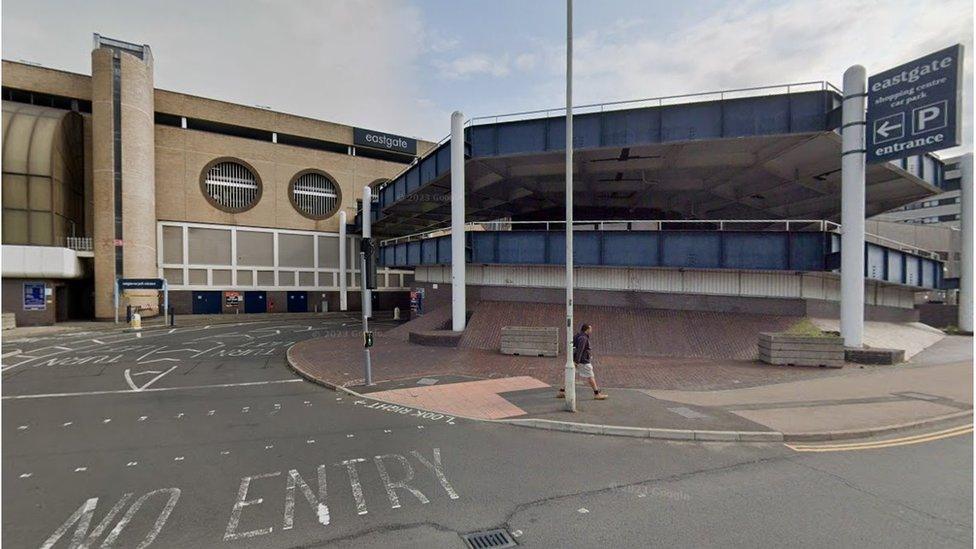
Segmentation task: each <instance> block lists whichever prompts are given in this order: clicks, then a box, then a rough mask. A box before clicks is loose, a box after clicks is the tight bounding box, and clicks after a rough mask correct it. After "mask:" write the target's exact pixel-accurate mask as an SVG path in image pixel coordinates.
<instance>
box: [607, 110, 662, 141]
mask: <svg viewBox="0 0 976 549" xmlns="http://www.w3.org/2000/svg"><path fill="white" fill-rule="evenodd" d="M660 132H661V110H660V109H642V110H626V111H612V112H606V113H603V146H605V147H610V146H614V145H619V146H622V147H623V146H632V145H643V144H646V143H657V142H658V140H659V139H660V137H661V133H660Z"/></svg>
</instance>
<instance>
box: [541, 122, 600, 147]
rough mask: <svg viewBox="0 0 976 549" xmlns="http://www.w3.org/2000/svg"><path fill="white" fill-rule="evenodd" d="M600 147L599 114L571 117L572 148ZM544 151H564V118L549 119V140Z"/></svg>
mask: <svg viewBox="0 0 976 549" xmlns="http://www.w3.org/2000/svg"><path fill="white" fill-rule="evenodd" d="M599 146H600V114H599V113H593V114H581V115H579V116H574V117H573V148H576V149H588V148H593V147H599ZM546 150H549V151H564V150H566V118H564V117H560V118H550V119H549V140H548V142H547V143H546Z"/></svg>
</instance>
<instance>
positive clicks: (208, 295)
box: [193, 292, 220, 315]
mask: <svg viewBox="0 0 976 549" xmlns="http://www.w3.org/2000/svg"><path fill="white" fill-rule="evenodd" d="M193 314H195V315H216V314H220V292H193Z"/></svg>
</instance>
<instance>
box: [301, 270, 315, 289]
mask: <svg viewBox="0 0 976 549" xmlns="http://www.w3.org/2000/svg"><path fill="white" fill-rule="evenodd" d="M298 285H299V286H309V287H311V286H315V273H311V272H308V271H302V272H300V273H298Z"/></svg>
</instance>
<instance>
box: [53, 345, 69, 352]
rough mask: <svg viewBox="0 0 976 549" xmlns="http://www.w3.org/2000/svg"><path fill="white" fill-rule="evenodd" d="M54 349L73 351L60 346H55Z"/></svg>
mask: <svg viewBox="0 0 976 549" xmlns="http://www.w3.org/2000/svg"><path fill="white" fill-rule="evenodd" d="M54 348H55V349H59V350H61V351H70V350H71V347H62V346H60V345H55V346H54Z"/></svg>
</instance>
